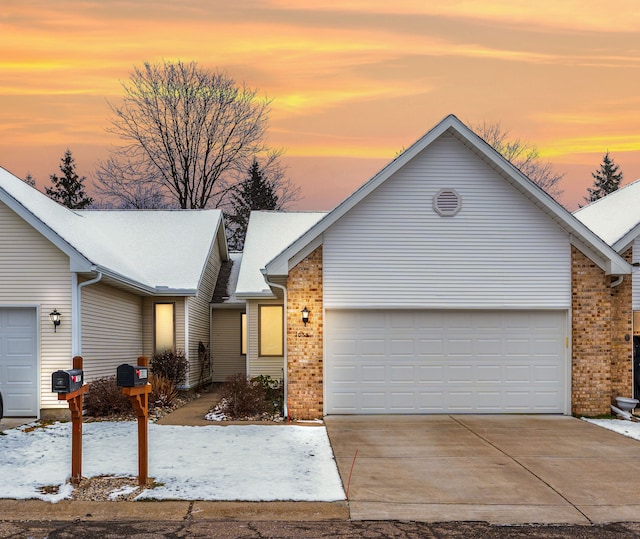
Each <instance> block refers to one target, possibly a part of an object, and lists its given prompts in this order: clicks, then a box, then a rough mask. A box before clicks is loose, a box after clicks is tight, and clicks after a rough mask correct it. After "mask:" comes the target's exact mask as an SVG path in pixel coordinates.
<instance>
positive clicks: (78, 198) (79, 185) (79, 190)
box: [45, 148, 93, 210]
mask: <svg viewBox="0 0 640 539" xmlns="http://www.w3.org/2000/svg"><path fill="white" fill-rule="evenodd" d="M60 161H61V162H60V172H62V176H61V177H60V178H59V177H58V176H56V175H55V174H51V176H49V178H50V179H51V183H52V184H53V187H47V188H45V192H46V194H47V196H48V197H49V198H51V199H52V200H55V201H56V202H59V203H60V204H62V205H63V206H66V207H67V208H71V209H74V210H81V209H83V208H86V207H87V206H90V205H91V204H92V203H93V199H92V198H91V197H89V196H87V194H86V193H85V191H84V180H85V179H86V178H85V177H84V176H82V177H79V176H78V175H77V174H76V163H75V161H74V160H73V156H72V155H71V150H69V149H68V148H67V151H66V152H65V153H64V157H63V158H62V159H61V160H60Z"/></svg>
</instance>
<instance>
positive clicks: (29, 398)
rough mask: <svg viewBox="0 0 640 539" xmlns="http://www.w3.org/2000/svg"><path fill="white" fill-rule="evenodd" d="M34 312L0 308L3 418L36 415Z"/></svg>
mask: <svg viewBox="0 0 640 539" xmlns="http://www.w3.org/2000/svg"><path fill="white" fill-rule="evenodd" d="M36 328H37V326H36V309H32V308H22V307H20V308H14V307H11V308H9V307H2V308H0V392H1V393H2V398H3V401H4V415H6V416H16V417H36V416H37V415H38V354H37V350H38V346H37V342H38V339H37V329H36Z"/></svg>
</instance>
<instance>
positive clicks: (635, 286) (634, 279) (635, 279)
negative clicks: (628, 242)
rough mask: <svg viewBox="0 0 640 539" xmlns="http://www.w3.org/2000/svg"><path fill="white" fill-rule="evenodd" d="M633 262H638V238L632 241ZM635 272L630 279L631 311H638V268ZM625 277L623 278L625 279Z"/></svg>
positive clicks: (639, 257) (639, 294)
mask: <svg viewBox="0 0 640 539" xmlns="http://www.w3.org/2000/svg"><path fill="white" fill-rule="evenodd" d="M633 262H634V263H635V262H640V237H639V238H636V239H635V240H634V241H633ZM634 269H635V270H636V271H635V272H634V273H633V275H632V277H631V279H632V283H633V284H632V296H633V299H632V303H633V310H634V311H640V272H639V271H637V269H638V268H634ZM626 278H627V277H625V279H626Z"/></svg>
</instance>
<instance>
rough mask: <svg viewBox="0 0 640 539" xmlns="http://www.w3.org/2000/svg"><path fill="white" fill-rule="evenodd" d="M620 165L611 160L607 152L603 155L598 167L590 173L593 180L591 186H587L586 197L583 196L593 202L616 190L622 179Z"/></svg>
mask: <svg viewBox="0 0 640 539" xmlns="http://www.w3.org/2000/svg"><path fill="white" fill-rule="evenodd" d="M619 170H620V167H619V166H618V165H616V164H615V163H614V162H613V158H610V157H609V152H607V153H606V154H605V155H604V158H603V159H602V163H601V164H600V168H599V169H598V170H596V171H595V172H592V173H591V176H593V179H594V182H593V187H589V188H588V189H587V191H588V192H589V196H588V197H584V199H585V200H586V201H587V202H595V201H596V200H598V199H600V198H602V197H605V196H607V195H608V194H609V193H613V192H614V191H617V190H618V188H619V187H620V182H621V181H622V171H620V172H619Z"/></svg>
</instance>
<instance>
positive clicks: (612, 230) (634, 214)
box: [573, 180, 640, 252]
mask: <svg viewBox="0 0 640 539" xmlns="http://www.w3.org/2000/svg"><path fill="white" fill-rule="evenodd" d="M638 208H640V180H636V181H635V182H633V183H630V184H628V185H626V186H624V187H621V188H620V189H618V190H617V191H614V192H613V193H610V194H608V195H607V196H605V197H603V198H601V199H599V200H596V201H595V202H592V203H591V204H589V205H587V206H585V207H584V208H580V209H579V210H577V211H575V212H574V213H573V215H575V217H576V218H577V219H578V220H579V221H580V222H582V223H583V224H585V225H586V226H587V227H589V228H590V229H591V230H592V231H593V232H595V233H596V234H597V235H598V236H599V237H600V238H602V239H603V240H604V241H605V242H606V243H607V244H608V245H611V247H613V248H614V249H615V250H616V251H618V252H623V251H625V250H626V249H627V248H628V247H629V246H630V245H631V244H632V243H633V241H634V240H635V239H636V238H637V237H638V236H640V211H638Z"/></svg>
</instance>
